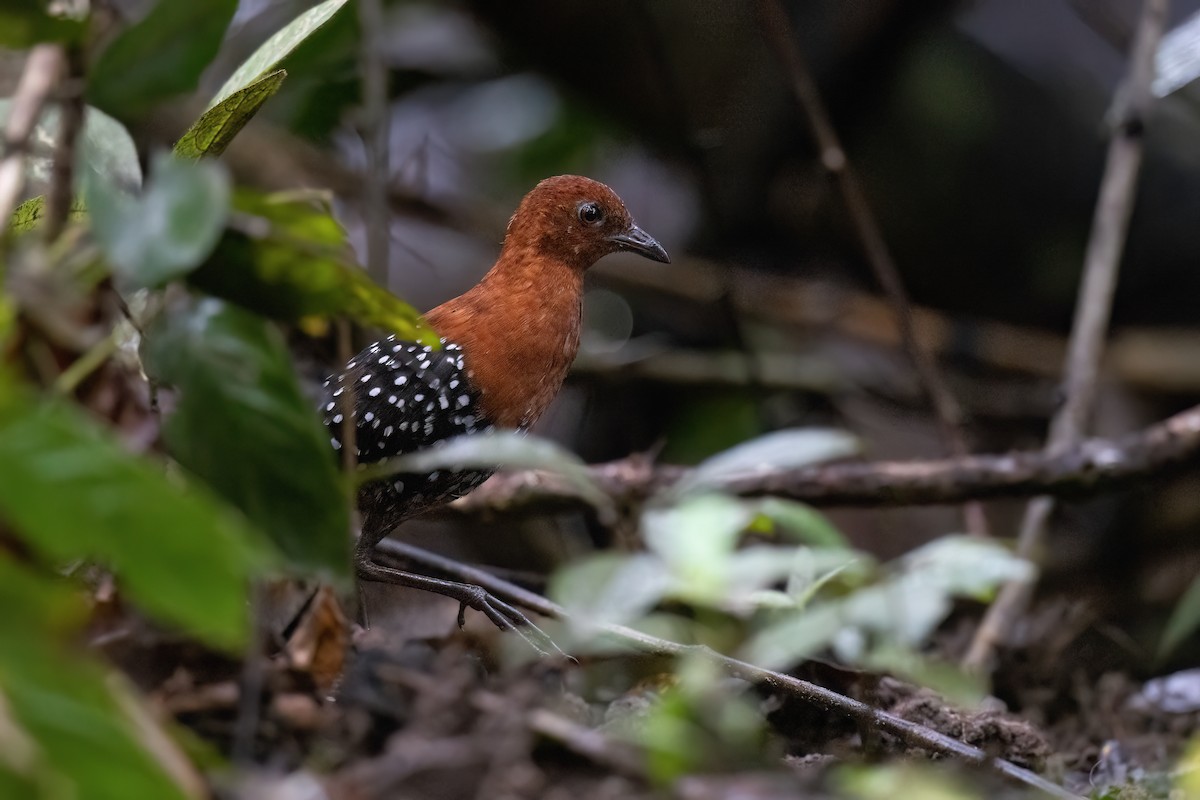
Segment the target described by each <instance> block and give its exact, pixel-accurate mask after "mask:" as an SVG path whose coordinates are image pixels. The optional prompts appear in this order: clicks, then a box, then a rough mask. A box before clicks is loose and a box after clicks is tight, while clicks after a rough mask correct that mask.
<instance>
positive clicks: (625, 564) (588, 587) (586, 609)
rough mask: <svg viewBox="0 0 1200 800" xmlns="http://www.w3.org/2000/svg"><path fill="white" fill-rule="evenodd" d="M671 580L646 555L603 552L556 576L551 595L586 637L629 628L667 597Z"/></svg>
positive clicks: (565, 569) (655, 561) (658, 563)
mask: <svg viewBox="0 0 1200 800" xmlns="http://www.w3.org/2000/svg"><path fill="white" fill-rule="evenodd" d="M668 584H669V577H668V575H667V571H666V568H665V566H664V565H663V563H662V561H661V560H659V559H658V558H655V557H653V556H651V555H648V554H646V553H640V554H634V555H632V556H630V555H623V554H619V553H600V554H598V555H595V556H593V557H591V558H588V559H585V560H583V561H580V562H578V563H575V564H570V565H568V566H566V567H564V568H563V569H560V570H558V571H556V572H555V573H554V576H553V577H552V578H551V581H550V587H549V595H550V597H551V598H553V599H554V600H555V602H558V603H560V604H561V605H562V606H563V607H564V608H566V609H567V612H568V614H569V615H570V618H571V623H572V625H573V626H577V627H578V628H580V629H581V630H580V633H582V635H583V636H585V637H586V636H589V635H594V629H595V628H596V627H599V626H602V625H609V624H612V625H627V624H630V623H632V622H634V621H635V620H638V619H640V618H641V617H643V616H644V615H645V614H646V612H648V611H649V610H650V609H652V608H653V607H654V606H655V605H657V604H658V602H659V600H661V599H662V598H663V595H664V594H665V593H666V590H667V586H668Z"/></svg>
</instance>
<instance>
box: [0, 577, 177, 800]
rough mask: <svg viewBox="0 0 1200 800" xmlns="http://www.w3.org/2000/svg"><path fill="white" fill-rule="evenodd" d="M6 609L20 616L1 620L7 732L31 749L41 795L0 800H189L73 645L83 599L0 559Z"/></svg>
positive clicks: (1, 696)
mask: <svg viewBox="0 0 1200 800" xmlns="http://www.w3.org/2000/svg"><path fill="white" fill-rule="evenodd" d="M0 608H5V609H9V610H10V611H12V610H15V609H20V612H19V613H6V614H3V615H0V723H4V722H13V723H15V724H16V726H17V731H16V733H17V734H18V735H21V736H22V737H27V739H26V741H27V743H28V744H31V745H32V746H33V748H34V749H33V751H32V753H30V756H31V759H30V760H31V762H32V763H30V764H29V765H28V767H29V768H28V770H27V771H25V775H26V776H28V777H29V778H30V781H29V782H30V783H35V784H36V785H39V788H40V789H41V791H35V792H34V793H33V794H28V793H23V794H5V795H3V796H5V797H34V798H39V797H45V798H58V797H78V798H80V799H81V800H122V799H123V798H140V797H146V798H149V797H154V798H164V800H170V799H171V798H179V800H183V798H186V797H187V796H188V795H187V793H186V792H185V791H183V790H182V789H181V788H180V787H179V786H178V785H177V784H176V783H175V782H174V781H172V780H171V779H170V778H169V777H168V776H167V774H166V773H165V772H164V771H163V769H162V767H161V766H160V765H159V763H158V762H157V761H156V760H155V759H154V758H153V757H152V756H151V755H150V754H149V753H148V752H147V751H146V750H145V749H144V748H143V747H142V746H141V745H140V744H139V743H138V739H137V734H136V723H134V722H133V721H132V720H131V719H129V717H128V714H126V713H125V711H124V709H123V708H122V707H121V705H120V703H119V702H118V700H117V699H116V698H115V697H114V696H113V693H112V691H111V690H110V688H109V687H110V684H109V682H108V681H109V679H108V677H107V676H106V675H105V673H104V670H102V669H101V668H100V666H99V665H98V664H96V663H94V662H93V661H92V660H91V659H89V658H87V657H86V656H85V655H84V654H82V653H79V652H75V651H74V650H73V649H72V648H70V647H68V646H67V644H66V642H67V641H68V638H69V637H72V636H77V635H78V631H79V629H80V628H81V627H82V623H83V620H84V613H85V609H84V607H83V604H82V603H81V602H79V598H78V597H76V596H75V595H74V593H72V592H70V591H68V590H67V589H66V588H65V587H64V586H61V585H57V584H55V583H52V582H51V581H49V580H47V579H45V578H42V577H38V576H35V575H34V574H32V573H31V572H29V571H27V570H24V569H21V568H20V567H18V566H17V565H15V564H14V563H13V562H12V561H10V560H9V559H7V558H4V557H0ZM10 715H11V719H10V720H5V717H7V716H10ZM11 745H12V742H11V741H8V742H5V750H6V752H7V754H8V755H10V756H11V755H13V748H12V746H11ZM2 762H3V759H0V763H2ZM2 771H3V768H2V767H0V772H2ZM4 784H5V781H4V780H3V779H0V788H3V787H4Z"/></svg>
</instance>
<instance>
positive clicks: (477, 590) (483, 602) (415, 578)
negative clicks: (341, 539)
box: [355, 555, 568, 657]
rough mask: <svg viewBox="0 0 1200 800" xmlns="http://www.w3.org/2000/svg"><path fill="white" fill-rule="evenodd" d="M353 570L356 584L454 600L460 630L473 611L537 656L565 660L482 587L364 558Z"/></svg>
mask: <svg viewBox="0 0 1200 800" xmlns="http://www.w3.org/2000/svg"><path fill="white" fill-rule="evenodd" d="M355 568H356V570H357V572H358V577H359V580H363V581H373V582H376V583H390V584H393V585H395V586H407V587H409V588H410V589H421V590H423V591H426V592H433V593H434V594H440V595H442V596H443V597H449V598H450V599H452V600H457V601H458V603H459V606H458V626H459V628H462V627H463V626H464V625H465V624H466V613H467V609H468V608H473V609H475V610H476V611H478V612H480V613H481V614H483V615H484V616H485V617H487V618H488V619H489V620H491V622H492V624H493V625H495V626H496V627H497V628H499V629H500V630H502V631H512V632H514V633H516V634H517V635H518V636H520V637H521V638H522V639H524V640H525V641H526V642H527V643H528V644H529V646H530V647H532V648H533V649H534V650H535V651H537V653H538V655H540V656H551V655H556V654H557V655H562V656H564V657H568V656H567V654H566V653H564V652H563V651H562V649H561V648H560V647H559V646H558V645H556V644H555V643H554V640H553V639H551V638H550V636H549V635H548V634H547V633H546V632H545V631H543V630H542V629H541V628H539V627H538V626H537V625H535V624H534V623H533V622H532V621H531V620H530V619H529V617H527V616H525V613H524V612H522V611H521V610H520V609H519V608H517V607H516V606H513V605H512V604H510V603H506V602H505V601H503V600H501V599H500V598H499V597H496V596H495V595H494V594H492V593H491V592H489V591H487V590H486V589H484V588H483V587H482V586H475V585H473V584H470V583H459V582H458V581H448V580H444V579H442V578H431V577H429V576H428V575H420V574H418V573H415V572H405V571H404V570H399V569H393V568H391V567H385V566H383V565H382V564H379V563H376V562H375V561H374V560H372V559H371V558H370V557H368V556H366V555H362V556H360V557H359V558H357V559H355Z"/></svg>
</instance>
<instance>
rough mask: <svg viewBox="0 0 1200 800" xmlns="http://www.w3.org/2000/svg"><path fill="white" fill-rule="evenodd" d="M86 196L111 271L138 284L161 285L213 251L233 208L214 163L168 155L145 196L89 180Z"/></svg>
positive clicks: (221, 173)
mask: <svg viewBox="0 0 1200 800" xmlns="http://www.w3.org/2000/svg"><path fill="white" fill-rule="evenodd" d="M86 196H87V205H88V208H89V209H91V216H92V223H93V225H92V228H93V230H94V231H95V233H96V238H97V239H99V240H100V244H101V245H102V246H103V248H104V251H105V255H106V256H107V257H108V260H109V263H110V264H111V265H112V269H113V272H115V273H116V274H117V275H120V276H121V277H123V278H125V279H126V280H127V281H129V282H130V283H132V284H133V285H134V286H137V287H153V286H161V285H163V284H165V283H168V282H169V281H171V280H174V279H176V278H179V277H182V276H183V275H185V274H187V273H188V272H189V271H191V270H192V269H193V268H195V267H196V266H197V265H198V264H199V263H200V262H201V261H202V260H203V259H205V258H206V257H207V256H208V255H209V253H211V252H212V249H213V247H214V246H215V245H216V243H217V240H218V238H219V237H220V236H221V232H222V231H223V230H224V223H225V218H226V215H227V214H228V212H229V178H228V176H227V175H226V173H225V171H224V170H223V169H221V168H220V167H219V166H218V165H216V164H212V163H207V162H206V163H194V162H190V161H185V160H183V159H179V158H174V157H172V156H170V155H168V154H165V153H164V154H160V155H159V156H157V157H156V158H155V159H154V170H153V174H152V175H151V176H150V181H149V182H148V183H147V186H146V189H145V191H144V192H142V194H141V196H138V197H134V196H130V195H127V194H125V193H124V192H123V191H121V190H119V189H117V188H116V187H114V186H112V185H111V184H109V183H107V182H106V181H103V180H93V181H90V182H89V183H88V185H87V190H86Z"/></svg>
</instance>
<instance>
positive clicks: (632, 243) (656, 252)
mask: <svg viewBox="0 0 1200 800" xmlns="http://www.w3.org/2000/svg"><path fill="white" fill-rule="evenodd" d="M608 240H609V241H610V242H612V243H613V244H615V245H616V246H617V247H619V248H621V249H622V250H628V251H629V252H631V253H637V254H638V255H639V256H645V257H646V258H648V259H650V260H651V261H658V262H661V263H663V264H670V263H671V257H670V256H669V255H667V251H666V250H664V249H663V246H662V245H661V244H659V243H658V241H657V240H655V238H654V237H653V236H651V235H650V234H648V233H646V232H645V231H644V230H642V229H641V228H639V227H638V226H637V225H630V226H629V228H628V229H627V230H624V231H622V232H621V233H614V234H613V235H612V236H609V237H608Z"/></svg>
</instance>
